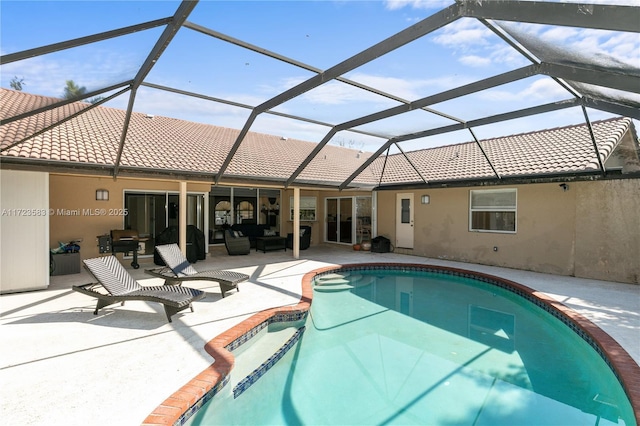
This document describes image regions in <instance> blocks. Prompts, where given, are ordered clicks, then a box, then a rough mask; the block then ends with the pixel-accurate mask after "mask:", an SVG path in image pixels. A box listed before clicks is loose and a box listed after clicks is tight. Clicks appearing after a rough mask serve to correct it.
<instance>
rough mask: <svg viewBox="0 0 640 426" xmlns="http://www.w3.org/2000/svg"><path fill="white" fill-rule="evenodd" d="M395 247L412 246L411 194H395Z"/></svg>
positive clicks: (410, 247)
mask: <svg viewBox="0 0 640 426" xmlns="http://www.w3.org/2000/svg"><path fill="white" fill-rule="evenodd" d="M396 247H400V248H409V249H412V248H413V194H411V193H407V194H398V195H396Z"/></svg>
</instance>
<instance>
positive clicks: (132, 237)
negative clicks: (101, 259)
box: [111, 229, 140, 269]
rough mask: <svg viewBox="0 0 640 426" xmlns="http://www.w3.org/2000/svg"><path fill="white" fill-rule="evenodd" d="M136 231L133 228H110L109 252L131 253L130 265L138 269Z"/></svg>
mask: <svg viewBox="0 0 640 426" xmlns="http://www.w3.org/2000/svg"><path fill="white" fill-rule="evenodd" d="M138 247H139V241H138V231H136V230H134V229H112V230H111V253H112V254H116V253H133V261H132V262H131V266H133V269H138V268H139V267H140V265H139V264H138Z"/></svg>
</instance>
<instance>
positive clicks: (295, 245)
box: [293, 188, 300, 259]
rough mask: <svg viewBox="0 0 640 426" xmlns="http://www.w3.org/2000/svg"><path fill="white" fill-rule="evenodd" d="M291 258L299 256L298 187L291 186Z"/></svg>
mask: <svg viewBox="0 0 640 426" xmlns="http://www.w3.org/2000/svg"><path fill="white" fill-rule="evenodd" d="M293 258H294V259H299V258H300V188H293Z"/></svg>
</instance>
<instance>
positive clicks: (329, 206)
mask: <svg viewBox="0 0 640 426" xmlns="http://www.w3.org/2000/svg"><path fill="white" fill-rule="evenodd" d="M325 212H326V213H325V215H326V216H325V223H326V227H325V232H326V234H325V241H328V242H335V243H344V244H355V243H361V242H363V241H368V240H370V239H371V197H336V198H327V199H326V200H325Z"/></svg>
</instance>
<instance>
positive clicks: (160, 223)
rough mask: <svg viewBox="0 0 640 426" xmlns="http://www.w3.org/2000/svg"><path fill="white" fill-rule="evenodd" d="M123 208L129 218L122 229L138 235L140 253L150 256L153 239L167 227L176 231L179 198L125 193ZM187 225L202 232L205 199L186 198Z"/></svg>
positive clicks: (170, 194) (198, 197) (192, 195)
mask: <svg viewBox="0 0 640 426" xmlns="http://www.w3.org/2000/svg"><path fill="white" fill-rule="evenodd" d="M124 207H125V209H127V211H128V214H127V216H125V218H124V228H125V229H134V230H136V231H138V237H139V238H140V240H141V244H140V245H141V247H143V250H142V251H141V252H140V253H139V254H140V255H152V254H153V250H154V247H155V240H156V237H157V236H158V235H159V234H160V233H161V232H162V231H164V230H165V229H166V228H168V227H170V226H175V227H176V228H178V227H179V212H180V196H179V195H178V194H176V193H170V192H139V191H126V192H125V194H124ZM187 225H195V226H196V227H197V228H198V229H199V230H201V231H203V232H204V195H203V194H187Z"/></svg>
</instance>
